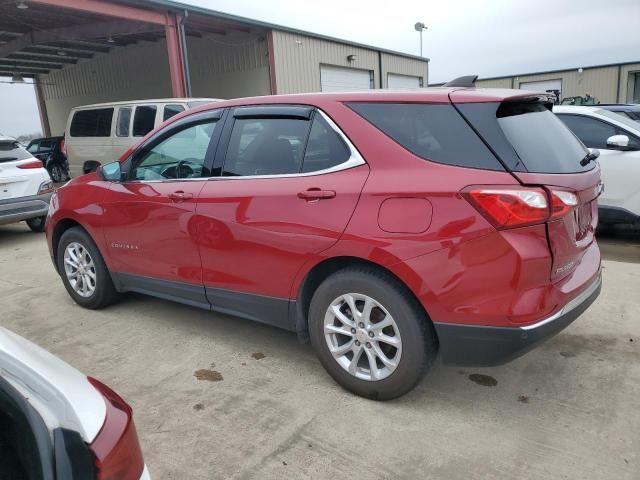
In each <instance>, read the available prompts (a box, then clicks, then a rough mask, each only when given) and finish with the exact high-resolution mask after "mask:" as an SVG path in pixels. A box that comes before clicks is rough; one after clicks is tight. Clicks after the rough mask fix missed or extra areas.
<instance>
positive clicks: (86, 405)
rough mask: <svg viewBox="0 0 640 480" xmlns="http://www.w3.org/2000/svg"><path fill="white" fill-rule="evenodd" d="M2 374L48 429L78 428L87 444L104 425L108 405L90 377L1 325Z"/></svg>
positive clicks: (0, 352) (0, 356) (0, 369)
mask: <svg viewBox="0 0 640 480" xmlns="http://www.w3.org/2000/svg"><path fill="white" fill-rule="evenodd" d="M0 376H2V377H3V378H4V379H5V380H7V381H8V382H9V383H11V384H12V385H13V386H14V387H15V388H16V389H17V390H18V391H19V392H20V393H21V394H23V395H24V396H25V398H26V399H27V400H28V401H29V403H30V404H31V405H32V406H33V407H34V408H35V409H36V410H37V411H38V413H40V415H41V416H42V418H43V420H44V421H45V423H46V424H47V426H48V427H49V428H51V429H53V428H56V427H64V428H67V429H71V430H75V431H77V432H78V433H79V434H80V435H81V436H82V438H83V440H84V441H86V442H87V443H91V442H92V441H93V440H94V439H95V437H96V436H97V435H98V432H99V431H100V429H101V428H102V425H103V423H104V420H105V416H106V405H105V403H104V399H103V398H102V395H101V394H100V393H99V392H98V391H97V390H96V389H95V388H94V387H93V386H92V385H91V384H90V383H89V381H88V380H87V377H86V376H85V375H83V374H82V373H80V372H79V371H78V370H76V369H75V368H73V367H71V366H70V365H68V364H66V363H65V362H63V361H62V360H60V359H59V358H57V357H55V356H54V355H52V354H51V353H49V352H47V351H46V350H44V349H42V348H40V347H38V346H37V345H35V344H33V343H31V342H29V341H28V340H25V339H24V338H22V337H19V336H18V335H16V334H15V333H12V332H10V331H9V330H6V329H4V328H2V327H0Z"/></svg>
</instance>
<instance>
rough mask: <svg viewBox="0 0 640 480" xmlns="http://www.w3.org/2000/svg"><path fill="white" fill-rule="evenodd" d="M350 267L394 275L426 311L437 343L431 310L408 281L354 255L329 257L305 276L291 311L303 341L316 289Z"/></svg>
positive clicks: (414, 300) (381, 266)
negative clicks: (428, 310)
mask: <svg viewBox="0 0 640 480" xmlns="http://www.w3.org/2000/svg"><path fill="white" fill-rule="evenodd" d="M350 267H366V268H371V269H373V270H377V271H379V272H382V273H385V274H388V275H390V276H391V277H393V278H394V280H396V281H397V282H398V284H399V285H400V286H401V287H402V288H403V289H404V290H405V292H406V293H407V295H408V296H409V297H410V299H411V301H413V302H415V304H416V305H417V306H418V308H419V309H420V310H421V311H422V312H423V313H424V315H425V318H426V320H427V322H428V324H430V325H431V328H432V329H433V335H434V338H435V339H436V343H437V342H438V340H437V334H436V331H435V328H434V327H433V322H432V321H431V317H430V316H429V312H427V310H426V309H425V308H424V306H423V305H422V303H421V302H420V301H419V300H418V297H417V296H416V295H415V293H414V292H413V291H412V290H411V288H409V286H408V285H407V283H406V282H405V281H404V280H403V279H402V278H400V277H399V276H398V275H397V274H396V273H394V272H393V271H391V270H390V269H389V268H387V267H385V266H383V265H381V264H379V263H376V262H373V261H371V260H367V259H364V258H361V257H353V256H339V257H331V258H327V259H325V260H323V261H321V262H319V263H317V264H316V265H314V266H313V267H312V268H311V269H310V270H309V271H308V272H307V274H306V275H305V276H304V279H303V280H302V282H301V284H300V287H299V289H298V295H297V297H296V302H295V303H294V304H292V305H294V306H295V309H294V311H293V312H291V313H292V314H293V318H294V320H295V330H296V333H297V335H298V338H299V339H300V341H301V342H303V343H308V342H309V308H310V306H311V298H312V297H313V294H314V292H315V291H316V289H317V288H318V286H320V284H321V283H322V282H323V281H324V280H326V279H327V278H328V277H329V276H331V275H333V274H334V273H336V272H338V271H340V270H344V269H346V268H350Z"/></svg>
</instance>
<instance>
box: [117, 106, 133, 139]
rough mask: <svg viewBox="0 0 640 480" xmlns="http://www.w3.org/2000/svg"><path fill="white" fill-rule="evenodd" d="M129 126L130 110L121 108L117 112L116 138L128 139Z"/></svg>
mask: <svg viewBox="0 0 640 480" xmlns="http://www.w3.org/2000/svg"><path fill="white" fill-rule="evenodd" d="M130 125H131V108H129V107H126V108H121V109H120V110H119V111H118V123H117V125H116V136H117V137H128V136H129V126H130Z"/></svg>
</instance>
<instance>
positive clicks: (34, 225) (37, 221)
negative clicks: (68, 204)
mask: <svg viewBox="0 0 640 480" xmlns="http://www.w3.org/2000/svg"><path fill="white" fill-rule="evenodd" d="M46 220H47V217H36V218H30V219H29V220H26V223H27V225H28V226H29V228H30V229H31V231H32V232H36V233H41V232H44V224H45V222H46Z"/></svg>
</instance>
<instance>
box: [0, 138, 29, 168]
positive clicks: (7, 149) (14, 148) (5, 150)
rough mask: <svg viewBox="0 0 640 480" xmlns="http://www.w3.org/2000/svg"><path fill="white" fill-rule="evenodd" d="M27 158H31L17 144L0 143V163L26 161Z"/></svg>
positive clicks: (11, 142) (10, 142)
mask: <svg viewBox="0 0 640 480" xmlns="http://www.w3.org/2000/svg"><path fill="white" fill-rule="evenodd" d="M27 158H33V157H32V156H31V154H30V153H29V152H27V151H26V150H25V149H24V148H22V147H21V146H20V144H19V143H18V142H15V141H0V163H3V162H15V161H16V160H26V159H27Z"/></svg>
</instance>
